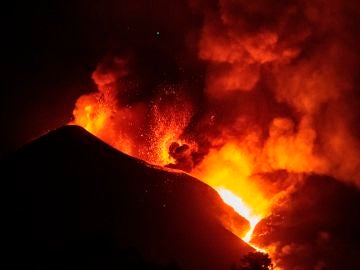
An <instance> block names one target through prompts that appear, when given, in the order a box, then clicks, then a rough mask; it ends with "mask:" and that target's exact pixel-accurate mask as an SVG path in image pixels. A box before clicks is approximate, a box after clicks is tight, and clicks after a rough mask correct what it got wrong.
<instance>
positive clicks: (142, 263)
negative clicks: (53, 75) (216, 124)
mask: <svg viewBox="0 0 360 270" xmlns="http://www.w3.org/2000/svg"><path fill="white" fill-rule="evenodd" d="M1 174H2V176H1V178H2V183H3V192H4V194H3V198H4V199H5V204H3V206H4V207H5V210H7V211H4V212H3V222H4V223H5V225H6V229H5V230H4V231H3V233H4V236H5V237H4V238H5V240H4V241H3V243H4V246H5V250H6V251H5V253H4V255H5V257H6V258H7V260H6V265H7V266H6V269H177V268H179V269H229V268H230V265H231V264H232V263H234V262H236V261H238V259H239V258H240V257H241V256H242V255H245V254H247V253H248V252H250V251H253V249H252V248H251V247H250V246H248V245H247V244H246V243H244V242H243V241H241V240H240V239H239V238H238V237H236V236H235V235H234V234H233V233H231V232H230V231H229V230H228V229H226V228H229V226H231V224H230V223H232V226H236V227H237V228H238V230H239V231H244V230H246V228H247V227H248V223H247V221H246V220H245V219H243V218H242V217H240V216H238V215H237V214H236V213H235V212H234V211H233V209H232V208H230V207H228V206H227V205H225V204H224V203H223V202H222V201H221V199H220V197H219V196H218V195H217V193H216V192H215V191H214V190H213V189H211V188H210V187H209V186H207V185H206V184H204V183H202V182H200V181H198V180H197V179H194V178H192V177H190V176H188V175H186V174H184V173H180V172H172V171H168V170H163V169H160V168H156V167H154V166H151V165H149V164H147V163H145V162H142V161H140V160H137V159H135V158H132V157H129V156H127V155H125V154H123V153H121V152H119V151H117V150H115V149H113V148H112V147H110V146H108V145H107V144H105V143H104V142H102V141H100V140H99V139H97V138H96V137H94V136H93V135H91V134H89V133H88V132H86V131H85V130H84V129H82V128H80V127H77V126H66V127H63V128H60V129H58V130H55V131H52V132H50V133H48V134H46V135H44V136H43V137H41V138H39V139H37V140H35V141H33V142H31V143H30V144H28V145H26V146H24V147H23V148H21V149H19V150H18V151H17V152H15V153H14V154H13V155H11V156H9V157H8V158H6V159H5V160H3V161H2V163H1ZM224 220H229V221H230V222H229V223H228V224H225V223H224V222H223V221H224ZM147 262H151V263H147ZM3 263H5V261H3ZM154 265H158V266H159V265H162V266H164V267H163V268H156V267H155V266H154ZM169 265H170V266H169ZM171 265H175V266H174V267H171ZM167 266H169V267H170V268H169V267H168V268H166V267H167ZM4 269H5V268H4Z"/></svg>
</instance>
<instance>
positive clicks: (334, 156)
mask: <svg viewBox="0 0 360 270" xmlns="http://www.w3.org/2000/svg"><path fill="white" fill-rule="evenodd" d="M116 7H117V8H115V6H114V7H112V8H114V10H115V11H112V12H113V16H114V17H113V18H112V19H113V20H116V19H117V18H119V19H118V20H119V21H121V23H122V25H126V27H127V29H128V31H126V34H124V36H122V37H117V38H118V39H117V38H115V39H114V41H113V44H114V45H113V47H112V49H111V50H109V56H108V57H106V58H105V59H106V60H104V61H103V62H102V63H101V64H100V66H99V68H98V69H97V70H96V71H95V73H94V76H93V78H94V80H95V82H96V83H97V84H98V86H99V91H100V92H102V90H101V87H102V85H101V82H100V85H99V77H101V78H102V79H100V80H103V79H104V78H107V79H110V80H113V83H112V84H113V85H112V86H111V87H110V88H111V89H112V90H111V91H112V94H111V95H113V96H114V97H116V98H115V99H116V102H115V103H116V104H117V105H116V106H117V108H115V109H114V110H115V111H116V110H118V111H123V110H124V108H125V109H126V110H127V111H128V112H127V114H128V115H132V114H135V116H134V117H130V119H132V120H130V121H133V122H134V124H133V126H134V127H133V128H131V127H130V129H135V131H133V130H132V131H129V132H125V133H129V134H130V133H131V136H130V135H129V136H127V137H129V138H128V139H126V140H128V141H131V140H132V139H131V138H137V140H141V138H140V137H141V134H144V133H149V131H150V130H153V131H156V130H158V129H159V128H160V127H157V126H156V124H155V126H154V125H150V126H149V127H147V128H145V129H144V128H143V127H139V125H142V126H144V125H146V124H145V123H146V122H149V119H150V118H151V116H149V115H151V114H158V115H162V116H161V117H160V118H162V120H161V121H163V123H167V122H171V120H166V119H165V118H171V117H170V116H169V114H172V115H175V118H176V119H177V120H178V121H179V122H180V123H181V124H180V125H179V126H180V127H177V128H175V125H176V124H175V123H173V124H168V125H170V126H173V128H175V129H176V132H175V133H176V134H175V135H174V136H173V139H174V141H176V140H177V139H179V140H180V139H182V140H184V141H191V142H192V145H197V147H195V148H193V149H192V150H193V152H194V153H193V154H192V155H187V156H188V158H189V159H192V160H187V161H185V162H186V163H187V164H193V165H194V166H196V165H197V164H199V162H201V160H202V158H203V157H206V154H207V153H208V152H209V151H210V150H211V149H213V148H214V147H215V148H218V147H221V146H222V145H224V144H226V141H229V140H232V141H233V140H235V141H238V142H239V141H244V140H246V139H244V138H249V136H250V135H251V136H250V137H251V138H252V139H251V141H256V146H255V148H256V149H253V152H257V155H258V156H260V158H258V159H259V160H261V164H259V165H257V168H256V172H263V171H271V170H278V169H285V170H288V171H290V172H295V173H302V172H316V173H322V174H330V175H333V176H336V177H337V178H340V179H344V180H346V181H350V182H351V183H354V184H356V185H359V184H360V182H359V179H360V175H359V168H360V153H359V151H360V150H358V149H360V145H359V133H360V131H359V130H358V129H356V128H354V126H356V123H357V121H358V120H359V109H358V107H359V106H358V105H359V104H358V102H355V101H354V100H355V99H358V98H359V96H358V89H359V83H358V81H356V75H357V70H358V67H359V61H358V60H359V59H358V58H359V57H358V54H357V49H358V45H357V42H356V41H355V39H356V38H355V36H356V33H357V31H358V30H357V29H356V27H355V24H354V19H353V18H354V17H356V15H357V14H359V8H358V5H356V3H355V2H347V3H344V2H343V1H338V0H333V1H330V2H326V4H325V3H324V2H323V1H320V0H318V1H300V0H299V1H285V0H283V1H277V2H276V3H274V2H273V1H267V0H257V1H252V2H251V3H250V2H248V1H233V0H219V1H211V2H208V1H189V2H188V3H186V2H184V1H172V2H171V3H169V2H166V1H155V2H154V4H153V5H149V4H148V3H145V2H142V1H139V2H136V3H124V4H121V5H120V4H119V6H116ZM144 7H146V9H149V12H146V14H145V13H144V12H145V8H144ZM164 10H176V11H177V12H176V14H175V13H174V12H169V13H168V12H164ZM116 14H118V15H119V16H118V17H115V15H116ZM171 14H172V15H171ZM349 15H351V16H349ZM119 59H121V60H119ZM118 61H124V63H125V62H126V64H124V65H123V69H119V68H118V67H117V64H116V63H117V62H118ZM114 63H115V64H114ZM124 72H125V73H124ZM99 74H100V75H99ZM165 100H172V101H170V102H169V103H172V106H173V107H175V109H164V108H165V107H167V108H169V107H171V106H167V105H165V103H166V101H165ZM109 102H110V103H114V102H113V101H109ZM159 102H160V103H161V104H163V105H162V106H158V103H159ZM180 103H182V105H179V104H180ZM184 104H185V105H184ZM159 108H161V109H160V111H159V110H158V109H159ZM161 110H163V111H161ZM155 111H156V112H155ZM184 114H185V115H186V116H184ZM121 115H126V113H122V114H121ZM109 117H110V114H109ZM126 118H127V117H126ZM152 118H159V117H158V116H155V115H153V117H152ZM123 119H124V117H119V116H117V113H115V114H114V113H112V114H111V122H112V124H111V125H112V126H113V128H112V129H114V130H113V133H114V134H117V133H124V131H122V129H123V128H122V126H123V125H124V124H122V123H123V122H124V121H123ZM150 122H151V121H150ZM155 122H156V121H155ZM107 130H109V128H107ZM117 130H118V131H117ZM166 132H167V131H165V130H164V133H166ZM168 132H171V131H168ZM134 133H136V134H134ZM150 133H151V132H150ZM151 134H152V135H151V136H156V135H155V134H154V132H152V133H151ZM164 136H165V135H164ZM159 139H160V138H159ZM115 140H116V138H114V139H111V140H108V141H110V142H112V144H118V143H116V142H115ZM146 140H147V141H151V138H147V139H146ZM122 141H124V140H122ZM128 144H134V142H129V143H128ZM148 144H153V142H151V143H148ZM170 144H171V143H170ZM170 144H169V145H170ZM239 144H243V143H242V142H240V143H239ZM245 144H249V143H248V142H246V143H245ZM118 145H119V144H118ZM155 152H156V150H154V151H153V153H151V155H152V156H154V155H156V153H155ZM133 154H134V153H133ZM135 154H137V155H139V156H140V157H142V158H145V159H149V157H146V156H143V155H142V154H139V153H135ZM194 157H195V158H194ZM284 157H285V158H284ZM286 157H289V158H286ZM290 157H291V158H290ZM150 159H151V158H150ZM181 159H182V160H184V158H183V157H182V158H181ZM155 160H156V161H159V160H160V159H159V158H157V159H156V158H155ZM175 163H176V162H175ZM175 166H176V165H175ZM179 167H184V166H183V165H182V164H181V162H180V161H179ZM185 167H187V168H188V167H189V166H188V165H187V166H185Z"/></svg>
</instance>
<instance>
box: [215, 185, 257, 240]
mask: <svg viewBox="0 0 360 270" xmlns="http://www.w3.org/2000/svg"><path fill="white" fill-rule="evenodd" d="M216 191H217V192H218V193H219V195H220V196H221V198H222V199H223V201H224V202H225V203H227V204H228V205H230V206H232V207H233V208H234V210H235V211H236V212H238V213H239V214H240V215H241V216H243V217H244V218H246V219H247V220H248V221H249V224H250V230H249V231H248V232H247V233H246V235H245V236H244V237H243V238H242V239H243V240H244V241H245V242H247V243H249V242H250V240H251V236H252V233H253V232H254V229H255V226H256V225H257V224H258V222H259V221H260V220H261V219H262V218H263V217H262V216H257V215H254V213H253V210H252V208H251V207H250V206H248V205H246V204H245V203H244V201H243V200H242V199H241V198H239V197H237V196H236V195H235V194H234V193H232V192H231V191H230V190H227V189H225V188H223V187H218V188H216Z"/></svg>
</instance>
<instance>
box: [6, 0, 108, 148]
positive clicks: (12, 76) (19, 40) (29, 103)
mask: <svg viewBox="0 0 360 270" xmlns="http://www.w3.org/2000/svg"><path fill="white" fill-rule="evenodd" d="M2 13H3V14H2V15H1V20H2V22H1V35H2V38H1V40H2V42H1V43H2V45H1V46H2V50H1V53H2V55H1V62H2V65H1V77H2V78H1V84H2V86H1V89H2V90H1V122H2V127H1V129H2V133H1V154H3V153H6V152H8V151H9V150H12V149H14V148H16V147H18V146H19V145H21V144H23V143H24V142H26V141H28V140H29V139H31V138H33V137H36V136H38V135H39V134H42V133H43V132H45V131H46V130H47V129H52V128H55V127H57V126H59V125H63V124H65V123H66V122H68V121H69V120H70V117H71V112H72V108H73V105H74V101H75V100H76V98H77V97H78V96H79V95H80V94H81V93H84V92H85V91H86V90H88V89H89V87H90V83H91V81H90V74H91V71H92V70H93V69H94V68H95V66H96V63H97V61H98V58H99V57H100V55H102V54H103V51H104V47H105V42H106V41H105V40H104V39H101V38H100V37H99V32H100V31H99V30H97V32H98V33H93V32H92V31H90V27H91V21H90V20H89V18H88V17H86V16H84V10H83V9H82V8H81V7H80V1H72V3H71V4H66V3H64V1H35V2H33V1H31V2H29V1H12V2H11V3H9V4H8V5H7V7H6V8H2Z"/></svg>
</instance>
